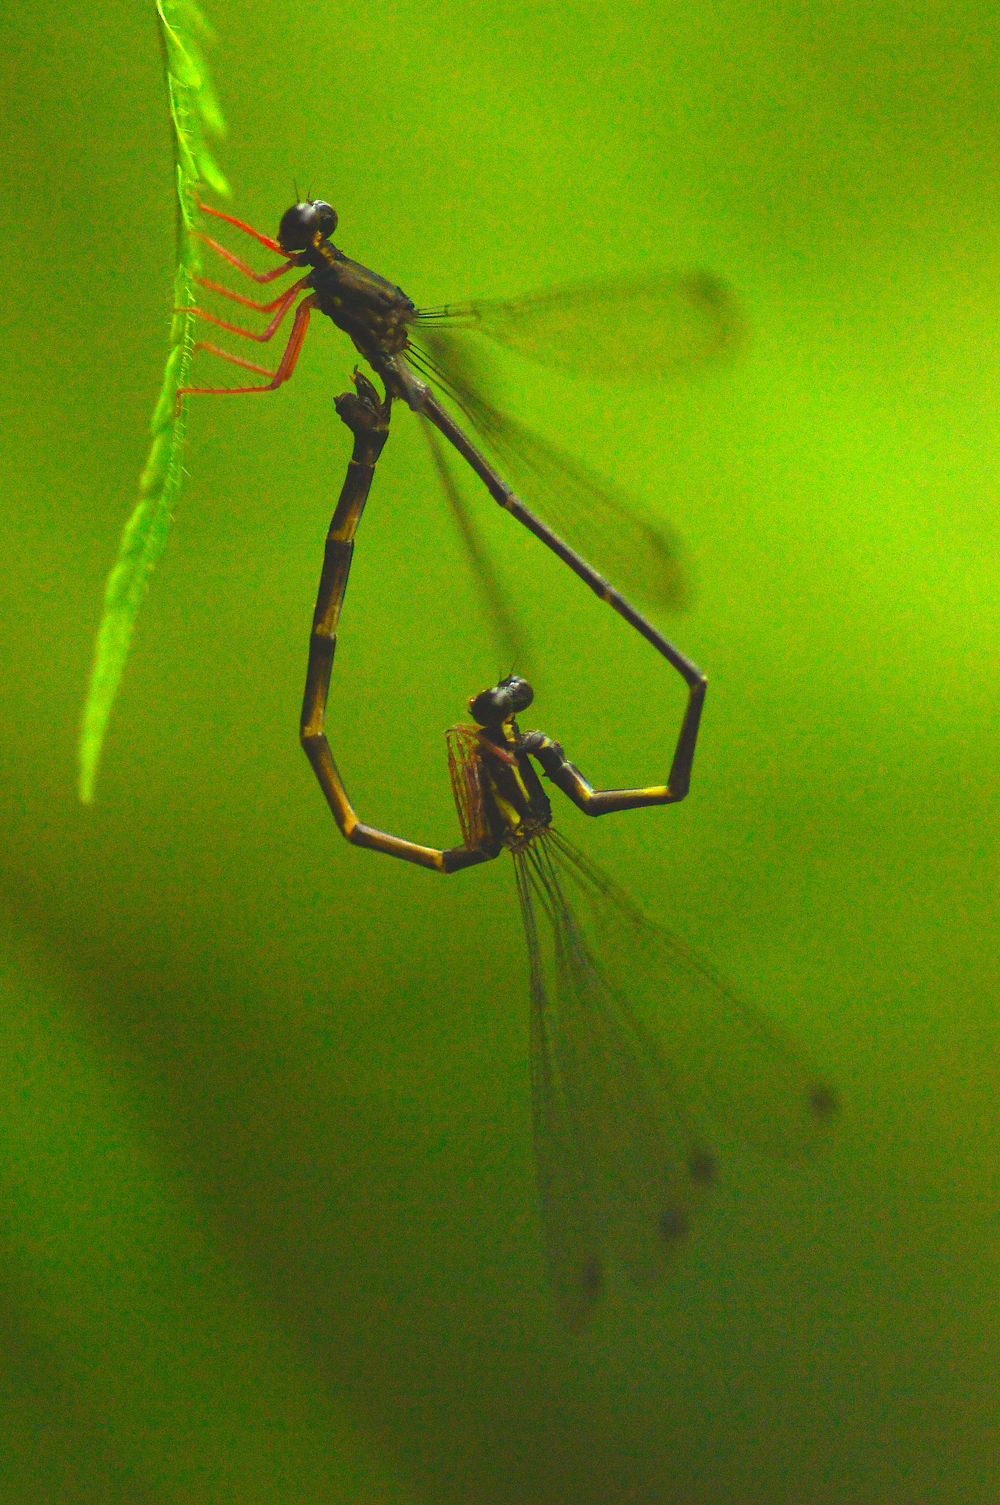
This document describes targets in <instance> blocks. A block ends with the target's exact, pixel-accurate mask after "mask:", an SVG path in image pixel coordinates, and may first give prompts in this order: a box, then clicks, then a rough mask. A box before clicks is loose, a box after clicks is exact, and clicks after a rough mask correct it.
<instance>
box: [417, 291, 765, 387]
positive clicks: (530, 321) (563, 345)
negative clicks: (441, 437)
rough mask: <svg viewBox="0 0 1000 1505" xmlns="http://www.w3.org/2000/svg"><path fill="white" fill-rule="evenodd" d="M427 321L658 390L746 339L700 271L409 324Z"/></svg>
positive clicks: (430, 316) (734, 305) (427, 316)
mask: <svg viewBox="0 0 1000 1505" xmlns="http://www.w3.org/2000/svg"><path fill="white" fill-rule="evenodd" d="M432 321H433V322H436V323H439V324H440V323H445V324H447V325H448V326H449V327H451V328H453V329H478V330H479V331H480V332H481V333H482V334H484V335H486V336H487V337H488V338H489V339H491V340H494V341H495V342H496V343H497V344H498V345H504V346H506V348H507V349H508V350H514V351H516V352H517V353H518V355H523V356H526V357H528V359H530V360H533V361H538V363H539V364H540V365H542V366H548V367H549V368H550V369H552V370H556V371H568V372H569V373H570V374H572V375H576V376H585V377H594V378H596V379H597V380H599V381H665V380H668V379H669V378H671V377H673V376H678V375H681V374H683V373H685V372H689V371H693V370H697V369H698V368H700V367H703V366H706V365H711V364H713V363H714V362H717V361H718V360H720V359H724V358H726V357H728V356H731V355H732V354H734V352H735V351H737V350H738V349H739V348H740V346H741V345H742V344H743V342H744V339H745V334H746V326H745V322H744V318H743V314H742V312H741V310H740V306H739V303H738V301H737V298H736V295H735V293H734V292H733V290H732V288H730V287H729V286H728V285H727V284H726V283H725V282H723V281H722V280H721V279H720V278H718V277H716V276H715V275H714V273H712V272H708V271H704V270H700V269H695V270H691V271H687V272H653V273H650V274H648V275H647V276H645V277H637V278H632V279H629V280H626V279H619V280H617V281H615V280H612V281H609V282H599V283H578V284H575V285H572V286H566V287H557V288H551V289H547V290H546V291H544V292H540V293H532V294H527V295H525V296H524V297H521V298H498V299H487V298H479V299H473V300H472V301H471V302H469V303H462V304H453V305H449V306H446V307H444V308H440V309H426V310H424V309H421V310H420V312H419V313H418V315H417V322H418V323H419V324H420V325H421V326H426V325H427V324H428V323H430V322H432Z"/></svg>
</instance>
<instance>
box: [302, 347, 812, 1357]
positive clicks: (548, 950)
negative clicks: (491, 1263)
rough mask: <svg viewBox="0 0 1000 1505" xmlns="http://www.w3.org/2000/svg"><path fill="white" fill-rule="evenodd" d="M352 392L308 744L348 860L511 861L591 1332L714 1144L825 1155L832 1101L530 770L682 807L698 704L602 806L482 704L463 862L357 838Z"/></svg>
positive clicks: (366, 431)
mask: <svg viewBox="0 0 1000 1505" xmlns="http://www.w3.org/2000/svg"><path fill="white" fill-rule="evenodd" d="M355 381H356V385H357V388H358V391H357V394H356V395H355V394H349V395H348V396H346V397H342V398H339V399H338V403H337V407H338V411H339V412H340V415H341V417H342V418H343V419H344V421H345V422H346V423H347V424H348V426H349V427H350V428H351V429H352V430H353V432H354V434H355V449H354V458H353V460H352V462H351V466H350V468H349V472H348V477H347V481H346V482H345V486H344V490H343V493H342V495H341V499H340V504H339V505H338V508H337V513H336V514H335V517H334V521H333V524H332V526H331V530H330V537H329V539H328V543H327V556H326V563H325V566H324V571H323V581H322V584H321V587H320V595H319V600H318V602H317V607H316V616H315V619H314V628H313V639H312V651H311V653H310V663H309V675H308V679H307V685H306V696H305V703H304V706H303V719H302V740H303V745H304V747H305V749H306V751H307V753H308V754H309V757H310V760H311V762H312V764H313V767H314V769H315V771H316V774H317V777H318V778H319V781H320V784H321V785H322V787H323V789H324V792H325V793H326V796H327V799H328V801H329V804H330V807H331V809H332V811H333V814H334V816H335V817H336V820H337V824H338V826H339V827H340V830H341V832H342V833H343V835H344V836H346V837H347V839H348V840H349V841H351V842H353V843H354V844H356V845H359V846H364V847H368V848H370V849H373V850H375V851H378V852H383V853H385V854H386V855H388V856H392V857H398V858H402V859H403V860H404V861H407V862H413V863H418V864H419V865H420V866H423V867H428V868H431V869H434V870H435V871H437V872H440V873H453V872H457V871H459V870H461V869H463V868H467V867H472V866H474V865H476V864H479V863H482V862H488V861H490V860H492V859H493V858H495V857H497V856H499V855H500V853H501V852H503V851H504V850H506V851H509V852H510V853H511V856H512V858H513V862H514V871H515V877H516V882H517V892H518V898H519V901H520V907H521V916H522V919H523V922H524V930H525V935H526V937H527V943H528V958H529V977H530V997H531V1030H530V1057H531V1085H532V1111H533V1128H534V1144H535V1159H536V1168H537V1175H538V1186H539V1193H540V1202H541V1210H542V1221H543V1226H544V1233H545V1242H546V1246H547V1251H548V1259H549V1264H550V1268H551V1272H552V1279H553V1286H554V1291H555V1299H556V1305H557V1308H558V1311H559V1313H560V1315H561V1317H562V1318H563V1320H564V1321H565V1322H566V1323H567V1324H569V1325H570V1326H571V1327H580V1326H582V1325H583V1323H584V1322H585V1321H586V1320H587V1318H588V1317H589V1315H590V1314H591V1312H592V1311H593V1309H594V1307H595V1306H596V1304H597V1303H598V1302H599V1300H600V1298H601V1294H602V1291H603V1288H604V1283H605V1267H606V1259H607V1256H608V1254H609V1253H610V1254H612V1255H614V1256H616V1257H617V1258H618V1259H619V1260H620V1262H621V1263H622V1264H623V1265H624V1267H625V1269H626V1270H627V1271H628V1272H629V1274H630V1275H631V1276H632V1277H633V1278H634V1279H636V1280H637V1281H640V1282H643V1281H648V1280H650V1279H652V1278H654V1277H656V1276H657V1275H658V1274H659V1273H660V1272H661V1271H662V1270H663V1268H664V1267H665V1265H666V1263H667V1261H668V1260H669V1257H670V1255H671V1254H672V1252H674V1251H675V1250H676V1249H677V1247H678V1246H679V1245H681V1244H682V1243H683V1242H684V1240H685V1239H686V1237H687V1235H688V1232H689V1220H690V1215H691V1210H692V1207H693V1205H694V1203H695V1202H696V1200H697V1199H698V1197H699V1196H700V1195H701V1194H702V1193H703V1192H704V1190H705V1188H706V1187H707V1186H709V1185H710V1184H711V1183H712V1182H713V1181H714V1180H715V1177H716V1156H715V1151H714V1148H713V1137H714V1132H715V1131H716V1130H718V1129H720V1128H721V1129H723V1130H724V1131H725V1130H728V1131H730V1132H731V1133H733V1134H735V1135H736V1136H737V1137H741V1138H743V1139H744V1140H746V1141H748V1142H749V1143H751V1144H753V1145H756V1146H758V1147H761V1148H764V1149H766V1150H769V1151H772V1152H774V1153H777V1154H780V1155H784V1156H796V1155H800V1154H802V1153H804V1152H806V1151H808V1150H809V1149H810V1148H811V1147H812V1146H813V1145H814V1144H815V1143H816V1142H817V1141H818V1140H819V1139H820V1138H821V1137H822V1133H823V1130H824V1128H825V1126H826V1125H827V1124H828V1123H829V1120H830V1119H831V1118H832V1117H833V1116H834V1114H835V1112H836V1108H837V1100H836V1095H835V1093H834V1092H833V1090H832V1089H831V1088H830V1087H829V1086H828V1085H827V1084H826V1083H825V1082H824V1081H823V1079H822V1077H821V1075H820V1073H819V1072H818V1071H817V1070H816V1069H815V1067H814V1066H813V1065H812V1064H811V1063H810V1061H809V1060H808V1058H807V1056H806V1055H805V1053H804V1052H802V1051H801V1050H800V1049H799V1048H798V1047H797V1046H796V1045H795V1043H794V1042H793V1041H792V1040H791V1039H790V1038H789V1037H788V1036H787V1035H786V1034H785V1033H784V1031H783V1030H782V1029H781V1028H780V1027H779V1026H778V1025H776V1024H775V1023H772V1022H771V1021H769V1020H767V1019H766V1018H765V1017H764V1015H763V1014H762V1013H761V1012H760V1011H759V1010H758V1009H756V1008H755V1007H754V1006H753V1005H751V1004H750V1003H748V1002H746V1001H745V1000H744V999H742V998H740V997H739V996H738V994H737V993H735V992H734V991H733V990H732V989H731V988H730V987H729V986H728V984H726V983H724V982H723V981H721V980H720V979H719V978H718V977H717V976H716V974H715V973H714V971H713V970H712V968H711V966H710V965H709V964H708V963H707V962H705V961H704V960H703V959H702V958H700V957H699V956H697V955H696V954H695V953H694V952H693V951H691V950H689V949H688V948H687V947H686V946H685V945H684V944H683V943H682V942H681V941H679V940H677V939H676V938H675V937H674V936H672V935H671V934H669V932H667V931H666V930H664V929H663V928H661V927H660V926H659V925H657V924H655V923H653V922H652V921H651V920H649V919H647V918H646V916H645V915H644V914H643V913H642V911H641V910H640V909H638V908H637V906H636V905H635V904H634V903H633V902H632V900H631V899H630V898H629V897H628V896H627V895H626V894H625V893H624V891H623V890H622V889H621V888H620V887H619V886H618V884H616V883H615V882H614V881H613V880H612V879H611V878H609V877H608V876H607V875H606V874H605V873H603V872H602V871H601V870H600V868H598V867H597V866H596V864H594V863H593V862H591V861H590V859H589V858H587V857H586V856H584V854H583V853H582V852H580V851H579V850H578V849H577V848H576V847H575V846H574V845H573V844H572V843H571V842H570V841H568V840H567V839H566V838H565V837H564V836H563V835H561V833H559V832H558V831H556V830H555V829H554V828H553V826H552V809H551V805H550V803H549V800H548V798H547V796H546V794H545V792H544V789H543V787H542V784H541V780H540V779H539V775H538V772H537V771H536V768H535V766H534V765H535V764H536V763H537V765H538V767H539V768H540V769H541V771H542V773H543V774H544V775H545V776H546V777H547V778H548V779H549V780H550V781H551V782H552V783H553V784H554V785H555V786H556V787H557V788H558V789H560V790H561V791H562V792H563V793H564V794H565V795H567V796H568V798H569V799H570V800H572V801H573V803H574V804H575V805H577V806H578V807H579V809H581V810H583V811H584V812H585V813H586V814H588V815H604V814H609V813H611V812H613V811H619V810H635V809H642V808H645V807H647V806H651V805H664V804H670V803H672V802H674V801H676V800H678V799H682V798H683V797H684V794H685V793H686V792H687V787H688V780H689V777H690V770H691V760H692V758H693V755H694V745H695V740H696V737H697V730H698V711H699V710H700V700H698V701H697V704H696V705H695V706H694V709H692V707H693V704H694V703H693V702H692V701H691V700H690V699H689V704H688V710H687V712H686V714H685V718H684V722H683V724H682V728H681V734H680V738H679V740H678V744H677V749H676V751H675V754H674V760H673V766H672V768H671V774H670V779H669V781H668V783H667V784H666V785H654V786H650V787H647V788H643V789H610V790H598V789H594V788H593V787H592V786H591V785H590V784H589V783H588V781H587V780H586V779H585V778H584V776H583V775H582V774H581V773H580V771H579V769H578V768H576V767H575V766H574V764H572V763H570V762H569V761H568V760H567V758H566V756H565V754H564V752H563V749H562V748H561V747H560V745H559V744H558V743H557V742H553V741H552V740H551V739H550V738H549V737H547V736H546V735H545V734H544V733H542V732H538V731H533V732H527V733H522V732H521V731H520V729H519V727H518V724H517V719H516V718H517V715H518V714H519V713H520V712H521V711H523V710H525V709H527V707H528V706H529V705H530V704H531V702H532V699H533V692H532V689H531V686H530V684H529V683H528V682H527V680H525V679H523V678H521V677H520V676H519V675H516V674H511V675H508V676H507V677H506V678H505V679H503V680H501V681H500V683H499V684H497V685H495V686H493V688H492V689H489V690H484V691H483V692H482V693H481V694H479V695H476V696H475V697H474V698H473V699H472V700H471V701H470V702H469V710H470V713H471V715H472V717H473V720H472V722H471V723H468V724H462V725H458V726H454V727H452V728H451V729H450V731H449V732H448V734H447V736H448V761H449V768H450V772H451V782H452V789H453V792H454V797H455V803H456V806H457V808H458V815H459V821H460V825H461V830H462V837H463V841H462V845H461V846H456V847H451V848H446V849H438V848H433V847H426V846H422V845H419V844H418V843H416V842H412V841H408V840H406V839H404V838H402V837H398V836H393V835H390V834H389V833H388V832H384V831H380V830H378V829H376V828H375V827H373V826H369V825H365V824H363V823H362V822H360V821H359V820H358V818H357V815H356V814H355V812H354V809H353V807H352V806H351V803H350V801H349V799H348V796H347V793H346V790H345V788H344V784H343V781H342V780H341V777H340V774H339V772H338V770H337V768H336V765H335V763H334V761H333V757H332V755H331V752H330V748H329V745H328V743H327V739H326V736H325V734H324V731H323V721H324V713H325V707H326V696H327V686H328V683H329V677H330V668H331V666H332V662H333V650H334V645H335V628H336V623H337V619H338V617H339V611H340V605H341V603H342V601H343V596H344V591H345V589H346V585H347V577H348V572H349V569H350V560H351V553H352V550H353V536H354V532H355V530H356V527H357V523H358V521H359V519H360V515H361V509H362V508H363V506H364V499H365V497H366V496H367V492H368V487H369V485H370V483H371V477H372V473H373V469H374V465H375V462H376V460H377V458H378V455H379V453H380V452H381V449H382V446H383V445H384V443H385V439H386V436H387V434H388V413H389V402H388V400H386V402H385V403H381V404H380V403H379V402H378V400H377V393H376V392H375V390H374V388H373V387H372V386H371V383H369V382H368V381H367V379H366V378H364V377H362V376H356V378H355ZM668 646H669V645H668ZM672 652H673V653H674V654H675V655H676V654H677V650H676V649H672ZM677 656H678V657H680V655H677ZM685 662H686V663H687V662H688V661H686V660H685ZM689 668H690V669H691V670H692V672H693V674H694V675H697V673H698V671H697V670H696V669H694V666H693V665H690V664H689Z"/></svg>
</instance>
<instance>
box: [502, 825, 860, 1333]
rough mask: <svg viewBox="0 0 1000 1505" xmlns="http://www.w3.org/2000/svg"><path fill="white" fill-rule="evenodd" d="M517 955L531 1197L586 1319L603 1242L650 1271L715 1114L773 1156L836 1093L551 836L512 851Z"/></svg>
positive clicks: (678, 1236)
mask: <svg viewBox="0 0 1000 1505" xmlns="http://www.w3.org/2000/svg"><path fill="white" fill-rule="evenodd" d="M515 864H516V867H517V876H518V891H519V895H520V898H521V908H522V914H523V916H524V920H525V930H526V933H527V936H528V948H529V954H530V958H531V998H532V1028H531V1037H532V1088H533V1093H532V1096H533V1112H534V1129H535V1144H536V1156H537V1164H538V1178H539V1190H540V1196H541V1205H542V1218H543V1224H544V1228H545V1237H546V1245H547V1249H548V1255H549V1262H550V1266H551V1269H552V1275H553V1282H554V1286H555V1290H556V1299H557V1304H558V1307H559V1310H560V1312H561V1314H562V1316H563V1317H564V1319H565V1320H566V1321H567V1322H568V1323H569V1324H570V1325H572V1326H577V1327H578V1326H580V1325H582V1323H583V1322H584V1321H585V1320H586V1318H587V1316H588V1315H589V1313H590V1312H591V1311H592V1310H593V1308H594V1306H595V1305H596V1303H597V1301H598V1300H599V1298H600V1294H601V1290H602V1287H603V1267H602V1261H601V1251H602V1249H603V1248H610V1249H613V1250H614V1251H615V1252H616V1254H617V1255H618V1257H619V1258H620V1259H621V1261H622V1263H623V1264H624V1265H625V1267H626V1269H627V1270H628V1272H629V1274H630V1275H631V1276H632V1278H633V1279H635V1280H637V1281H640V1282H646V1281H648V1280H650V1279H652V1278H655V1277H656V1276H658V1275H659V1274H660V1273H661V1272H662V1270H663V1269H664V1267H665V1265H666V1264H667V1262H668V1260H669V1258H670V1256H671V1254H672V1253H673V1252H674V1251H675V1250H676V1248H677V1247H678V1245H679V1244H680V1243H682V1242H683V1240H684V1239H685V1237H686V1235H687V1232H688V1228H689V1218H690V1213H691V1209H692V1207H693V1205H694V1203H695V1202H696V1200H697V1198H698V1196H699V1194H700V1193H701V1192H702V1191H703V1190H704V1188H705V1187H706V1186H707V1185H709V1184H710V1183H711V1182H712V1180H713V1179H714V1173H715V1159H714V1156H713V1154H712V1152H711V1150H710V1148H709V1135H708V1132H707V1129H706V1125H707V1124H708V1123H709V1122H710V1121H711V1120H713V1119H714V1120H715V1121H717V1122H718V1123H720V1124H721V1123H724V1124H725V1125H726V1126H728V1127H729V1128H730V1129H731V1130H732V1131H733V1132H735V1133H737V1134H739V1135H741V1136H742V1137H744V1138H745V1139H747V1140H749V1141H751V1142H752V1143H754V1144H757V1145H761V1146H763V1147H766V1148H767V1149H770V1150H772V1151H777V1152H779V1153H782V1154H795V1153H800V1152H802V1151H804V1150H806V1149H807V1148H809V1147H810V1146H811V1145H813V1144H815V1143H816V1142H817V1141H818V1139H819V1138H820V1137H821V1135H822V1132H823V1129H824V1126H825V1124H826V1123H827V1122H828V1121H829V1119H830V1118H831V1117H832V1116H833V1114H834V1112H835V1109H836V1099H835V1095H834V1093H833V1092H832V1090H831V1089H830V1088H829V1087H828V1086H826V1085H825V1084H824V1083H823V1081H822V1078H821V1077H820V1075H819V1074H818V1073H817V1072H816V1071H815V1069H814V1068H813V1066H812V1065H811V1063H810V1062H809V1061H808V1060H807V1058H806V1057H805V1055H804V1054H803V1053H802V1052H801V1051H800V1050H798V1048H797V1047H796V1046H795V1045H794V1044H793V1042H792V1041H791V1040H790V1039H788V1038H787V1037H786V1036H785V1035H784V1034H783V1033H782V1032H780V1031H779V1030H778V1029H777V1028H776V1027H774V1026H772V1025H771V1024H770V1023H769V1022H768V1021H766V1020H765V1018H764V1016H763V1015H762V1014H760V1013H759V1011H757V1010H756V1009H754V1008H753V1007H752V1006H751V1005H749V1004H747V1003H746V1002H745V1001H744V1000H742V999H740V998H739V997H738V996H737V995H736V994H735V993H733V992H732V991H731V990H730V989H729V988H728V987H727V986H726V985H725V984H724V983H722V982H721V981H720V980H719V979H718V978H717V977H716V976H715V975H714V973H713V972H712V971H711V969H710V968H708V967H707V964H705V963H703V962H702V961H701V959H700V958H698V957H696V956H695V955H694V954H693V953H691V952H689V951H688V950H687V948H685V947H684V946H683V945H681V943H679V942H677V941H676V940H675V939H674V937H672V936H670V935H669V934H668V933H667V932H666V931H664V930H662V929H661V928H660V927H659V926H656V925H653V924H652V923H651V922H650V921H649V920H647V919H646V918H645V916H644V915H643V914H642V913H641V912H640V911H639V910H638V909H636V907H635V906H634V905H633V904H632V903H631V901H630V900H629V899H628V897H627V896H626V895H625V894H624V893H623V891H622V890H621V889H619V888H618V887H617V885H615V884H614V883H612V881H611V880H610V879H609V878H607V877H606V875H604V874H603V873H601V871H600V869H598V868H597V867H596V866H595V865H594V864H592V863H591V862H589V861H588V859H587V858H585V857H584V856H583V855H582V854H581V853H580V852H578V851H577V850H576V848H575V847H573V846H572V845H571V843H569V842H567V841H566V840H565V839H564V838H563V837H561V836H560V835H559V834H558V833H556V832H554V831H551V830H550V831H548V832H545V833H543V834H542V835H541V836H539V837H537V838H536V839H535V840H534V841H533V842H532V843H531V844H530V846H529V847H528V848H527V849H526V850H525V851H524V852H522V853H518V854H515Z"/></svg>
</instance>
